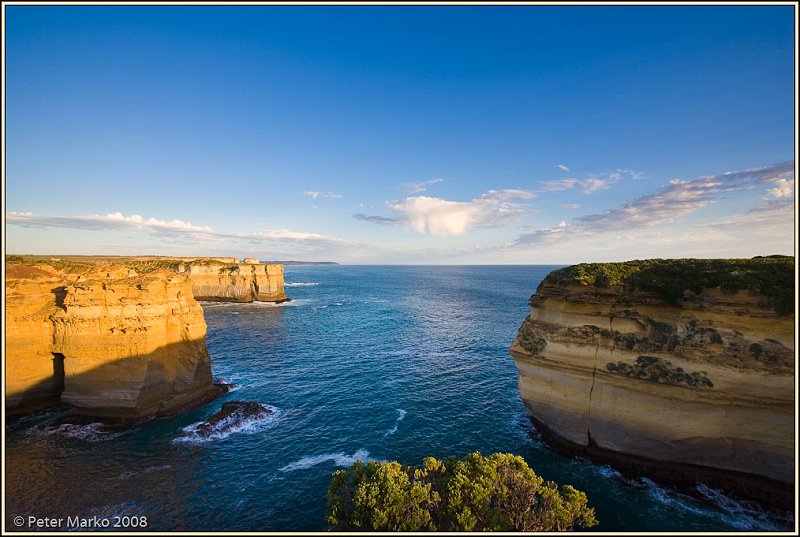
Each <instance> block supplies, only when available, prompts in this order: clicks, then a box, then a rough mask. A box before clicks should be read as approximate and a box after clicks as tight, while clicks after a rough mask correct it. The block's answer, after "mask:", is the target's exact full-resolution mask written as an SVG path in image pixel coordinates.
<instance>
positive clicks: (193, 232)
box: [6, 212, 369, 247]
mask: <svg viewBox="0 0 800 537" xmlns="http://www.w3.org/2000/svg"><path fill="white" fill-rule="evenodd" d="M6 222H8V223H9V224H14V225H19V226H24V227H38V228H71V229H79V230H88V231H115V230H117V231H118V230H139V231H146V232H150V233H153V234H156V235H158V236H159V237H160V238H161V239H162V240H166V239H168V238H174V237H176V236H180V237H182V238H183V239H186V238H192V239H202V240H211V241H244V242H249V243H253V244H260V243H264V242H279V243H284V244H294V245H302V246H305V247H322V246H334V245H335V246H354V247H369V245H365V244H362V243H358V242H355V241H350V240H346V239H340V238H337V237H330V236H328V235H322V234H320V233H309V232H303V231H291V230H288V229H279V230H270V231H259V232H255V233H225V232H217V231H214V230H212V229H211V228H210V227H208V226H196V225H194V224H191V223H189V222H184V221H183V220H169V221H166V220H159V219H157V218H147V219H145V218H142V217H141V216H140V215H138V214H134V215H131V216H124V215H123V214H122V213H119V212H117V213H109V214H107V215H105V216H100V215H94V216H36V215H34V214H32V213H17V212H12V213H8V214H7V215H6Z"/></svg>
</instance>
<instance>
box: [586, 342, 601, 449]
mask: <svg viewBox="0 0 800 537" xmlns="http://www.w3.org/2000/svg"><path fill="white" fill-rule="evenodd" d="M594 345H595V346H594V367H592V385H591V386H590V387H589V412H588V416H587V421H588V425H587V427H586V446H587V447H591V445H592V392H593V391H594V381H595V376H596V375H597V354H598V353H599V352H600V340H599V338H598V337H597V336H595V337H594Z"/></svg>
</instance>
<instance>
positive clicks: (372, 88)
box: [4, 5, 795, 264]
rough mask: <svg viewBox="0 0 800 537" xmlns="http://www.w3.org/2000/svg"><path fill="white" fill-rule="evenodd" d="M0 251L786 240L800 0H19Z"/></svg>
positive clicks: (733, 248) (708, 245)
mask: <svg viewBox="0 0 800 537" xmlns="http://www.w3.org/2000/svg"><path fill="white" fill-rule="evenodd" d="M4 7H5V10H6V35H5V40H6V41H5V46H6V79H5V83H6V116H5V121H6V136H7V138H6V156H7V164H6V170H5V193H6V207H5V211H6V212H5V220H6V250H7V253H37V254H120V255H125V254H131V255H133V254H138V255H144V254H159V255H231V256H237V257H259V258H261V259H303V260H330V261H338V262H342V263H439V264H463V263H467V264H469V263H476V264H483V263H490V264H491V263H497V264H502V263H526V264H527V263H531V264H535V263H576V262H584V261H611V260H625V259H634V258H645V257H750V256H754V255H766V254H775V253H779V254H792V253H793V250H794V236H793V228H794V197H795V191H794V159H795V153H794V143H793V142H794V128H795V111H794V91H795V88H794V70H793V69H794V68H793V58H794V56H793V54H794V11H793V10H794V7H793V6H707V7H704V6H638V7H636V6H560V7H556V6H541V5H538V6H537V5H534V6H513V7H509V6H418V7H414V6H363V7H362V6H323V7H312V6H239V7H229V6H193V7H190V6H174V7H171V6H97V7H80V6H4Z"/></svg>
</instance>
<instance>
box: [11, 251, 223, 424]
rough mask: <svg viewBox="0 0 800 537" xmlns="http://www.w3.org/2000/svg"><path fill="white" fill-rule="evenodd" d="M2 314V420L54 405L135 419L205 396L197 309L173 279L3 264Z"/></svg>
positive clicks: (206, 370) (184, 283)
mask: <svg viewBox="0 0 800 537" xmlns="http://www.w3.org/2000/svg"><path fill="white" fill-rule="evenodd" d="M5 308H6V309H5V317H6V318H5V328H6V333H5V338H6V356H5V358H6V360H5V366H6V410H7V412H8V414H9V415H12V416H13V415H19V414H24V413H28V412H30V411H33V410H37V409H39V408H43V407H45V406H47V405H49V404H52V403H54V402H58V401H59V400H60V401H63V402H66V403H70V404H72V405H74V406H75V407H77V408H78V410H79V411H80V412H82V413H84V414H87V415H92V416H103V417H116V418H129V419H142V418H147V417H152V416H157V415H166V414H170V413H173V412H176V411H179V410H181V409H183V408H186V407H189V406H192V405H194V404H197V403H199V402H201V401H204V400H207V399H208V398H210V397H212V396H213V395H214V392H215V390H214V387H213V386H212V382H211V362H210V358H209V356H208V352H207V351H206V346H205V333H206V324H205V320H204V319H203V310H202V308H201V307H200V305H199V304H198V303H197V301H195V300H194V298H193V297H192V283H191V282H190V281H189V279H188V278H186V277H185V276H183V275H179V274H177V273H175V272H171V271H166V270H156V271H153V272H150V273H147V274H143V275H140V274H137V273H136V272H135V271H133V270H131V269H130V268H126V267H120V266H110V267H109V266H106V267H103V266H97V265H81V264H71V263H54V264H52V265H47V264H36V265H30V264H25V263H16V264H9V265H7V270H6V304H5Z"/></svg>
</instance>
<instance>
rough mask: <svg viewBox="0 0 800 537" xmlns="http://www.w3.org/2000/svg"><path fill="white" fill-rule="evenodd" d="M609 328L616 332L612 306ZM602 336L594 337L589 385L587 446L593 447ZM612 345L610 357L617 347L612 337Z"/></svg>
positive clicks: (610, 330) (610, 331)
mask: <svg viewBox="0 0 800 537" xmlns="http://www.w3.org/2000/svg"><path fill="white" fill-rule="evenodd" d="M608 329H609V333H611V334H613V333H614V310H613V308H612V310H611V312H610V313H609V320H608ZM600 338H601V336H599V335H595V337H594V344H595V347H594V365H593V366H592V384H591V386H590V387H589V411H588V413H587V422H588V425H587V426H586V446H587V447H592V393H593V392H594V383H595V380H596V378H597V357H598V355H599V354H600ZM612 342H613V343H612V346H611V351H610V356H609V357H610V358H613V356H614V350H615V349H616V347H617V344H616V341H615V340H614V339H613V338H612Z"/></svg>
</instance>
